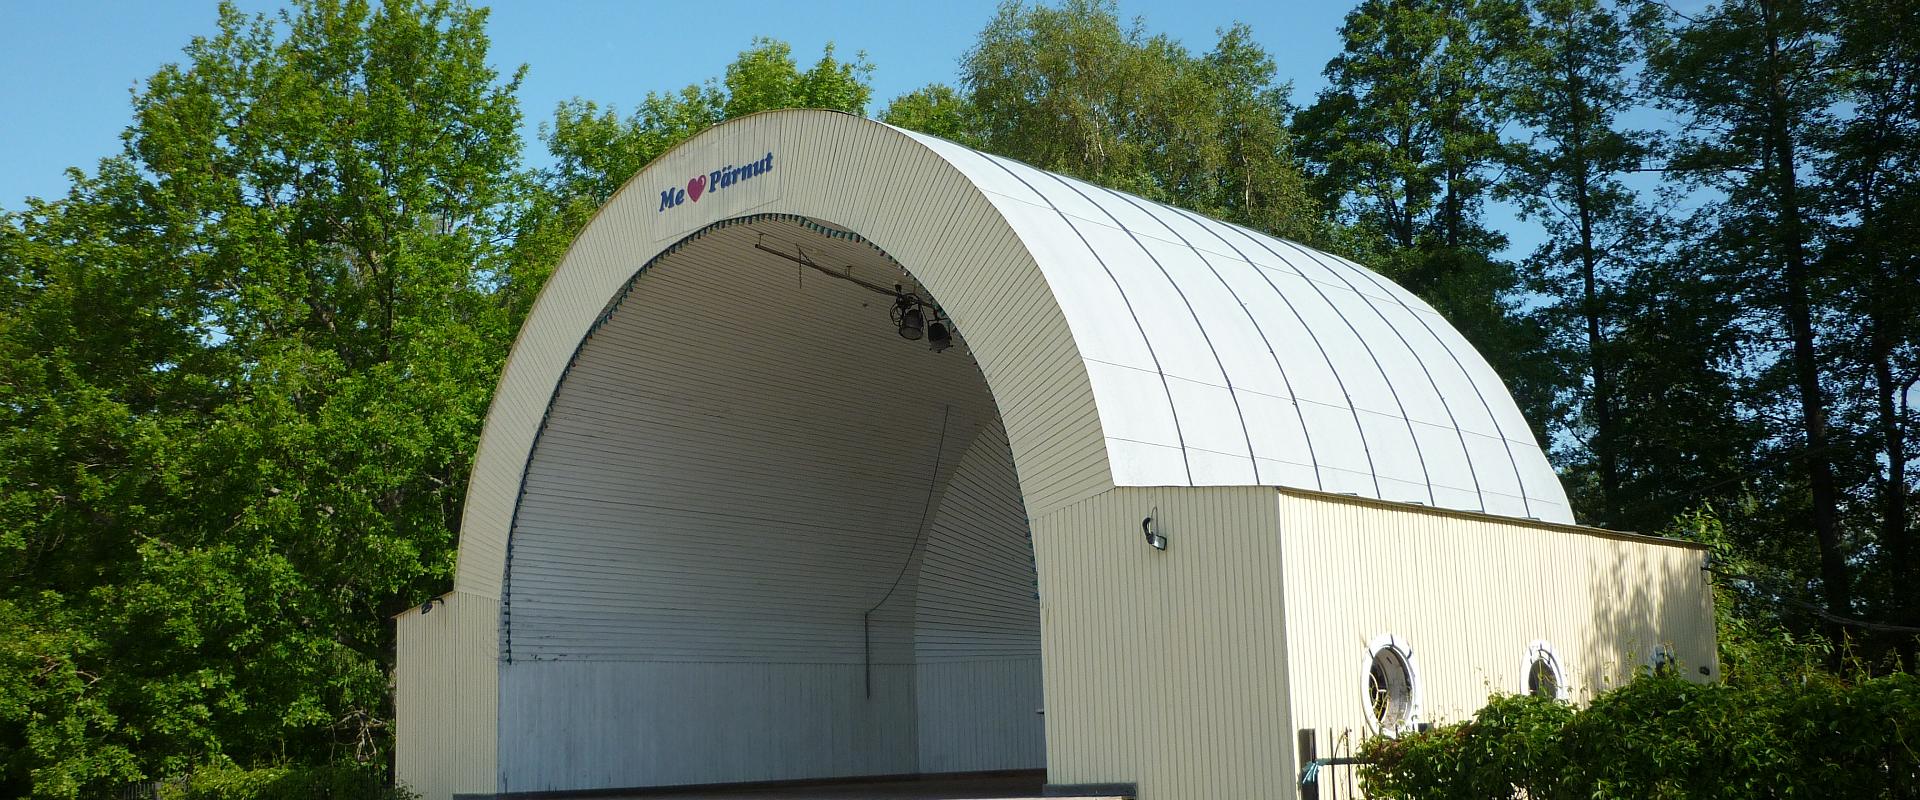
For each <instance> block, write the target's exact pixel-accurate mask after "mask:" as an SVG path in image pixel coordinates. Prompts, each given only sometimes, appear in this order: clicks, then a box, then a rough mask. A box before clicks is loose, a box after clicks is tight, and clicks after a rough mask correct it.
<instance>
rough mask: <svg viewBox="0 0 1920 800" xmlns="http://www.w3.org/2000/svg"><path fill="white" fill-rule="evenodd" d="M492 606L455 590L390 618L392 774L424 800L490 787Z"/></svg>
mask: <svg viewBox="0 0 1920 800" xmlns="http://www.w3.org/2000/svg"><path fill="white" fill-rule="evenodd" d="M499 615H500V604H499V603H498V602H497V601H495V600H493V599H492V598H487V597H476V596H474V595H469V594H461V593H458V592H455V593H452V594H448V595H446V596H445V597H442V598H440V599H439V600H436V601H434V603H433V610H432V611H430V612H428V613H425V614H422V613H420V609H417V608H416V609H413V610H410V611H408V612H406V613H404V614H401V615H400V616H398V617H396V618H395V623H396V625H397V627H398V640H397V642H396V647H397V653H396V655H397V656H398V658H397V659H396V663H397V665H398V666H397V667H396V668H395V670H394V684H395V686H394V698H393V705H394V727H395V739H396V740H397V745H398V748H397V752H398V755H397V763H396V764H395V773H396V775H395V777H397V778H398V779H399V781H400V782H401V783H403V784H406V785H407V786H410V787H412V788H413V790H414V791H416V792H419V793H420V796H421V797H422V798H425V800H445V799H446V798H448V797H450V796H452V795H453V794H454V793H456V792H462V793H468V792H471V793H483V792H492V791H494V790H495V788H496V787H495V781H494V764H495V761H494V759H495V756H496V753H497V750H496V749H495V741H496V737H497V736H498V733H499V730H498V726H497V720H496V716H495V714H496V712H497V710H498V708H499V704H498V700H497V698H498V696H499V694H498V691H499V679H500V673H499V669H498V666H499V662H498V656H499V653H498V651H497V650H496V647H497V646H498V645H497V641H498V640H497V637H496V635H495V626H496V625H497V624H498V623H499V619H500V616H499Z"/></svg>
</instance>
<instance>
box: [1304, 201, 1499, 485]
mask: <svg viewBox="0 0 1920 800" xmlns="http://www.w3.org/2000/svg"><path fill="white" fill-rule="evenodd" d="M1274 241H1277V242H1279V243H1281V244H1284V245H1286V246H1288V247H1291V248H1293V249H1295V250H1297V251H1299V252H1300V254H1301V255H1303V256H1306V257H1307V258H1309V259H1311V260H1312V261H1313V262H1314V263H1315V264H1319V265H1320V266H1321V267H1323V268H1325V267H1327V262H1326V261H1323V260H1321V258H1320V256H1318V255H1315V254H1314V251H1313V250H1311V249H1308V248H1306V247H1302V246H1300V245H1299V244H1297V243H1294V242H1290V241H1287V240H1285V239H1275V240H1274ZM1327 272H1329V273H1331V274H1332V275H1333V276H1334V277H1336V278H1339V279H1340V282H1341V283H1344V284H1346V285H1347V288H1348V289H1351V290H1353V293H1354V294H1355V295H1358V296H1359V298H1360V302H1362V303H1365V304H1366V305H1367V308H1369V309H1371V310H1372V311H1373V315H1374V316H1376V317H1379V318H1380V324H1382V325H1385V326H1387V330H1390V331H1393V335H1394V337H1395V338H1397V339H1399V340H1400V345H1401V346H1402V347H1405V348H1407V354H1408V355H1410V356H1413V363H1415V364H1419V365H1420V374H1422V375H1425V376H1426V377H1427V385H1428V386H1431V387H1433V396H1435V397H1438V398H1440V408H1441V410H1443V411H1445V412H1447V424H1449V425H1452V426H1453V435H1454V436H1456V437H1458V438H1459V440H1460V455H1461V456H1462V457H1464V458H1465V459H1466V460H1467V477H1468V478H1469V479H1470V480H1472V481H1473V496H1474V497H1475V498H1476V499H1478V500H1479V501H1480V510H1481V511H1485V510H1487V495H1486V493H1485V492H1482V491H1480V476H1479V474H1478V473H1476V472H1475V471H1474V469H1473V451H1471V450H1468V449H1467V434H1466V433H1465V432H1463V431H1461V430H1460V421H1459V420H1458V419H1456V418H1454V416H1453V406H1452V404H1450V403H1448V402H1447V394H1446V392H1442V391H1440V382H1439V381H1436V380H1434V379H1433V370H1430V369H1427V362H1426V361H1424V360H1422V359H1421V358H1420V353H1419V351H1417V350H1414V349H1413V343H1411V342H1408V341H1407V336H1406V334H1404V333H1401V332H1400V329H1399V328H1398V327H1395V326H1394V324H1393V321H1392V320H1389V319H1387V315H1386V314H1384V313H1382V312H1381V311H1380V308H1379V307H1378V306H1375V305H1374V304H1373V301H1372V300H1370V299H1368V298H1367V296H1366V295H1364V294H1361V293H1360V287H1358V286H1355V285H1353V281H1350V280H1347V278H1346V276H1344V275H1341V274H1340V273H1338V272H1334V270H1333V269H1331V268H1327ZM1388 294H1392V292H1388ZM1407 422H1408V423H1409V424H1411V423H1412V422H1413V420H1412V419H1408V420H1407ZM1493 429H1494V430H1499V429H1500V425H1499V423H1495V424H1494V426H1493ZM1427 483H1428V484H1429V493H1431V484H1432V483H1433V476H1432V475H1431V474H1429V475H1428V476H1427ZM1523 491H1524V490H1523ZM1436 505H1437V502H1436Z"/></svg>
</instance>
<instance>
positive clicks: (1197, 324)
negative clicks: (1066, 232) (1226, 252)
mask: <svg viewBox="0 0 1920 800" xmlns="http://www.w3.org/2000/svg"><path fill="white" fill-rule="evenodd" d="M1047 176H1048V177H1051V178H1053V179H1054V180H1055V181H1057V182H1059V184H1060V185H1061V186H1065V187H1067V188H1068V189H1070V190H1072V191H1073V193H1074V194H1077V195H1080V199H1082V200H1085V201H1087V202H1089V203H1092V204H1093V206H1094V207H1095V208H1098V209H1100V213H1102V214H1105V215H1107V219H1110V220H1113V224H1114V226H1115V227H1117V228H1119V229H1120V230H1121V231H1123V232H1125V233H1126V234H1127V238H1128V239H1131V240H1132V241H1133V246H1135V247H1138V248H1140V253H1141V254H1142V255H1145V256H1146V257H1147V260H1148V261H1151V262H1153V267H1154V269H1157V270H1159V271H1160V277H1163V278H1166V279H1167V285H1168V286H1171V287H1173V293H1174V295H1175V296H1177V297H1179V298H1180V305H1181V306H1183V307H1185V308H1186V309H1187V316H1189V317H1192V318H1193V327H1194V329H1195V330H1198V331H1199V332H1200V341H1202V342H1205V343H1206V345H1207V354H1208V355H1211V356H1213V365H1214V366H1215V367H1216V368H1218V369H1219V370H1220V380H1221V382H1223V383H1225V384H1226V385H1227V398H1228V399H1229V400H1232V401H1233V415H1234V417H1235V418H1237V419H1239V420H1240V438H1241V439H1242V440H1243V441H1245V442H1246V443H1247V463H1248V464H1251V465H1252V466H1253V482H1254V483H1256V484H1258V483H1259V482H1260V462H1258V461H1255V460H1254V458H1253V433H1252V432H1251V431H1249V430H1247V414H1246V412H1245V411H1242V410H1241V409H1240V398H1239V396H1237V395H1235V394H1234V393H1233V376H1231V375H1228V374H1227V364H1226V362H1224V361H1221V360H1220V351H1219V350H1217V349H1215V348H1214V346H1213V337H1211V336H1208V335H1207V325H1206V323H1205V322H1202V321H1201V320H1200V314H1199V313H1198V312H1195V311H1194V310H1193V301H1191V300H1188V299H1187V292H1186V290H1184V289H1181V288H1180V282H1179V281H1176V280H1174V279H1173V273H1171V272H1168V271H1167V267H1166V265H1165V264H1162V263H1160V259H1159V258H1157V257H1155V256H1154V255H1153V251H1152V250H1149V249H1147V244H1146V242H1142V241H1140V237H1139V236H1137V235H1135V234H1134V232H1133V231H1132V230H1129V229H1128V228H1127V226H1126V225H1124V224H1122V223H1121V222H1120V218H1119V217H1116V216H1114V215H1113V212H1112V211H1108V210H1107V208H1106V206H1102V205H1100V203H1099V201H1097V200H1094V199H1093V198H1091V197H1088V196H1087V193H1086V192H1083V191H1080V187H1078V186H1075V185H1073V184H1071V183H1068V182H1067V179H1066V178H1063V177H1061V176H1059V175H1055V174H1054V173H1051V172H1049V173H1047ZM1107 191H1113V190H1111V189H1108V190H1107ZM1148 216H1152V215H1148ZM1216 277H1217V276H1216ZM1179 413H1180V411H1179V409H1178V408H1176V409H1174V416H1175V418H1178V416H1179Z"/></svg>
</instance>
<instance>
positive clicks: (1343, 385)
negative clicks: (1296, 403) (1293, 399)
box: [1162, 203, 1385, 499]
mask: <svg viewBox="0 0 1920 800" xmlns="http://www.w3.org/2000/svg"><path fill="white" fill-rule="evenodd" d="M1162 205H1165V204H1164V203H1163V204H1162ZM1166 207H1167V208H1168V209H1171V210H1172V211H1173V212H1174V213H1177V214H1181V215H1184V216H1186V217H1187V218H1188V219H1190V220H1193V218H1194V217H1198V216H1199V215H1197V214H1195V213H1193V212H1191V211H1188V210H1186V209H1183V208H1179V207H1177V206H1171V205H1168V206H1166ZM1193 221H1194V224H1196V225H1199V226H1200V227H1201V228H1202V229H1204V230H1206V232H1207V233H1210V234H1213V238H1215V239H1219V240H1220V243H1221V244H1224V245H1226V246H1227V247H1228V248H1229V249H1231V250H1233V252H1234V254H1236V255H1238V256H1240V259H1241V260H1242V261H1245V262H1247V264H1248V266H1253V267H1254V273H1255V274H1257V275H1259V276H1260V279H1261V280H1263V281H1265V282H1266V284H1267V288H1270V289H1272V290H1273V294H1274V296H1275V297H1278V298H1280V302H1281V304H1283V305H1285V306H1286V307H1287V310H1288V311H1289V312H1292V313H1293V318H1294V320H1295V321H1297V322H1299V323H1300V329H1301V330H1303V331H1306V332H1307V339H1309V340H1311V341H1312V342H1313V349H1314V350H1315V351H1316V352H1318V353H1319V354H1320V360H1321V361H1325V362H1326V364H1327V373H1328V374H1330V375H1332V376H1333V384H1334V386H1335V387H1337V388H1339V390H1340V396H1341V397H1344V398H1346V400H1347V413H1348V414H1351V415H1352V416H1353V432H1354V435H1356V436H1358V437H1360V454H1361V455H1362V456H1364V457H1366V459H1367V476H1368V477H1369V478H1371V479H1372V481H1373V496H1374V497H1377V498H1382V499H1384V497H1385V493H1384V492H1382V491H1381V490H1380V470H1379V468H1378V467H1376V466H1374V463H1373V446H1372V445H1370V444H1368V443H1367V429H1366V427H1365V426H1363V425H1361V424H1360V409H1359V408H1357V407H1355V406H1354V404H1353V395H1351V394H1348V393H1347V382H1346V379H1345V378H1342V377H1340V368H1339V367H1336V366H1334V364H1333V356H1330V355H1328V354H1327V348H1326V345H1323V344H1321V343H1320V335H1319V334H1317V333H1314V332H1313V326H1312V325H1308V324H1307V318H1306V316H1305V315H1303V314H1301V313H1300V309H1298V308H1296V307H1294V305H1293V299H1292V298H1290V297H1287V293H1286V292H1283V291H1280V287H1279V285H1277V284H1275V283H1274V282H1273V279H1272V278H1270V277H1268V276H1267V275H1266V274H1265V273H1263V272H1261V271H1260V270H1259V268H1258V266H1257V265H1255V264H1254V263H1253V259H1252V258H1249V257H1248V256H1247V254H1246V252H1245V251H1242V250H1241V249H1240V248H1239V247H1238V246H1236V245H1234V243H1232V242H1229V241H1227V237H1225V236H1221V235H1220V232H1219V231H1217V230H1214V229H1213V228H1212V227H1211V226H1208V225H1207V224H1205V218H1204V217H1201V218H1200V219H1197V220H1193ZM1243 235H1244V234H1243ZM1249 241H1254V242H1255V243H1256V244H1257V243H1258V241H1257V240H1253V239H1252V238H1251V237H1249ZM1269 252H1271V251H1269ZM1274 255H1275V256H1276V257H1278V255H1279V254H1278V253H1275V254H1274ZM1280 261H1281V263H1286V259H1284V258H1283V259H1280ZM1288 266H1289V267H1291V266H1292V265H1291V264H1288ZM1298 273H1299V271H1298V270H1295V274H1298ZM1300 277H1301V278H1303V279H1304V278H1305V277H1306V276H1305V275H1301V276H1300ZM1321 299H1323V300H1324V299H1325V297H1324V296H1323V297H1322V298H1321ZM1306 427H1307V425H1306V417H1305V415H1302V416H1301V418H1300V429H1301V430H1302V431H1305V430H1306ZM1321 469H1322V467H1321V465H1320V464H1317V463H1316V464H1314V471H1313V472H1314V480H1315V481H1319V479H1320V470H1321ZM1330 469H1340V468H1339V467H1330ZM1340 471H1342V472H1351V471H1352V470H1344V469H1341V470H1340Z"/></svg>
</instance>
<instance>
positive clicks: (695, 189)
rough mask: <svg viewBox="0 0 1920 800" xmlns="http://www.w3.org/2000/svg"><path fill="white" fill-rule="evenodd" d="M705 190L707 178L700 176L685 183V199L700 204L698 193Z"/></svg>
mask: <svg viewBox="0 0 1920 800" xmlns="http://www.w3.org/2000/svg"><path fill="white" fill-rule="evenodd" d="M706 190H707V176H705V175H701V176H699V177H696V178H694V179H693V180H690V181H687V199H688V200H692V201H694V202H696V203H698V202H700V193H701V192H704V191H706Z"/></svg>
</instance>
